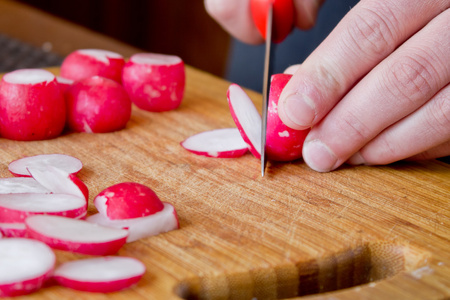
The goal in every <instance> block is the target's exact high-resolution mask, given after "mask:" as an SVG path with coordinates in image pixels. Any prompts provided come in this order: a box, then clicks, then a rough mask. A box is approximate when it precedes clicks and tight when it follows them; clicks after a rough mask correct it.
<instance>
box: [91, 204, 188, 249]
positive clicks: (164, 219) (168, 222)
mask: <svg viewBox="0 0 450 300" xmlns="http://www.w3.org/2000/svg"><path fill="white" fill-rule="evenodd" d="M86 221H87V222H91V223H94V224H99V225H102V226H107V227H114V228H123V229H127V230H128V232H129V234H128V238H127V243H131V242H134V241H137V240H139V239H142V238H146V237H149V236H154V235H157V234H160V233H164V232H168V231H171V230H175V229H178V228H180V224H179V222H178V215H177V212H176V210H175V208H174V207H173V205H172V204H170V203H166V202H164V209H163V210H162V211H160V212H157V213H155V214H153V215H150V216H147V217H141V218H134V219H124V220H111V219H108V218H107V217H106V216H105V215H103V214H101V213H97V214H94V215H91V216H89V217H87V218H86Z"/></svg>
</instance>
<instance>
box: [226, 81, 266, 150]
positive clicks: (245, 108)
mask: <svg viewBox="0 0 450 300" xmlns="http://www.w3.org/2000/svg"><path fill="white" fill-rule="evenodd" d="M227 100H228V105H229V107H230V112H231V116H232V117H233V120H234V123H235V124H236V126H237V128H238V129H239V132H240V133H241V136H242V138H243V139H244V141H245V142H246V143H247V144H248V146H249V150H250V152H251V153H252V154H253V155H254V156H255V157H256V158H257V159H261V127H262V120H261V115H260V114H259V112H258V110H257V109H256V107H255V105H254V104H253V102H252V100H251V99H250V97H249V96H248V95H247V94H246V93H245V91H244V90H243V89H242V88H241V87H240V86H239V85H237V84H235V83H233V84H231V85H230V87H229V88H228V91H227Z"/></svg>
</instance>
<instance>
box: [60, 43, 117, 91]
mask: <svg viewBox="0 0 450 300" xmlns="http://www.w3.org/2000/svg"><path fill="white" fill-rule="evenodd" d="M124 65H125V59H124V58H123V56H122V55H121V54H119V53H116V52H112V51H107V50H102V49H80V50H76V51H74V52H72V53H70V54H69V55H68V56H67V57H66V58H65V59H64V61H63V62H62V64H61V69H60V74H61V77H63V78H66V79H71V80H74V81H79V80H82V79H85V78H89V77H92V76H101V77H105V78H109V79H111V80H114V81H116V82H118V83H121V77H122V69H123V67H124Z"/></svg>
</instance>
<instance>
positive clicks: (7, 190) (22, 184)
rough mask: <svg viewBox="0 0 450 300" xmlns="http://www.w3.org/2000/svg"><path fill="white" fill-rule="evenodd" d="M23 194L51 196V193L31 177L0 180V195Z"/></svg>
mask: <svg viewBox="0 0 450 300" xmlns="http://www.w3.org/2000/svg"><path fill="white" fill-rule="evenodd" d="M22 193H36V194H49V193H50V191H49V190H48V189H46V188H45V187H44V186H42V185H41V184H40V183H39V182H37V181H36V180H34V179H33V178H31V177H7V178H0V194H22Z"/></svg>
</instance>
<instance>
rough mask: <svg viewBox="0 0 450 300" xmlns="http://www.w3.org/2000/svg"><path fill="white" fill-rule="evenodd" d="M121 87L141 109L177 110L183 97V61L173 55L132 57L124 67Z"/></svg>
mask: <svg viewBox="0 0 450 300" xmlns="http://www.w3.org/2000/svg"><path fill="white" fill-rule="evenodd" d="M122 84H123V86H124V87H125V89H126V91H127V93H128V95H129V96H130V99H131V100H132V101H133V103H134V104H136V106H137V107H139V108H141V109H143V110H147V111H153V112H161V111H169V110H173V109H176V108H177V107H178V106H180V104H181V102H182V100H183V95H184V88H185V69H184V62H183V61H182V60H181V58H179V57H178V56H174V55H165V54H156V53H138V54H135V55H133V56H131V58H130V60H129V61H128V62H127V63H126V64H125V66H124V68H123V73H122Z"/></svg>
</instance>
